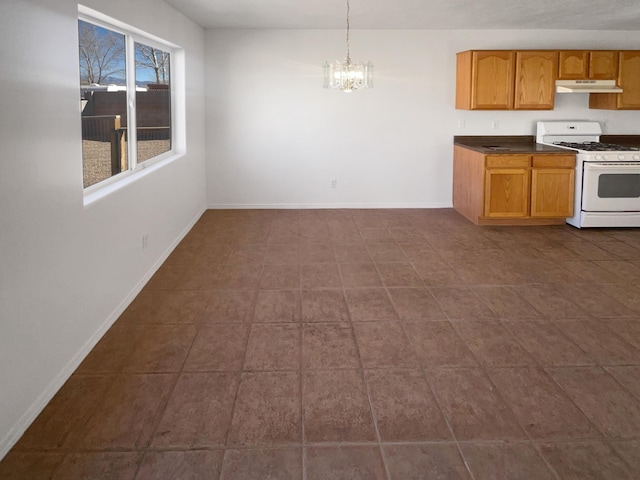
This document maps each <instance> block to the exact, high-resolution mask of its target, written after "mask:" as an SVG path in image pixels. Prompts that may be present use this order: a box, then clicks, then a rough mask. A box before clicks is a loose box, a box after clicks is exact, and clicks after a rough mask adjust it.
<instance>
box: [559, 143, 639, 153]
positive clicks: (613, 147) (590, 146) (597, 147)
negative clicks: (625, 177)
mask: <svg viewBox="0 0 640 480" xmlns="http://www.w3.org/2000/svg"><path fill="white" fill-rule="evenodd" d="M553 145H556V146H558V147H565V148H573V149H575V150H580V151H585V152H637V151H640V148H638V147H628V146H622V145H618V144H616V143H603V142H554V143H553Z"/></svg>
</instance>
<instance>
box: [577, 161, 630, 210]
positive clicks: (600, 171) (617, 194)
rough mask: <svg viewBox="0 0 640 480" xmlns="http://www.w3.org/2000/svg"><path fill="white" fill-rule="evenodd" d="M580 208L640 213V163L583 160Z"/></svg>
mask: <svg viewBox="0 0 640 480" xmlns="http://www.w3.org/2000/svg"><path fill="white" fill-rule="evenodd" d="M582 185H583V188H582V210H583V211H586V212H640V162H606V163H605V162H603V163H597V162H584V178H583V184H582Z"/></svg>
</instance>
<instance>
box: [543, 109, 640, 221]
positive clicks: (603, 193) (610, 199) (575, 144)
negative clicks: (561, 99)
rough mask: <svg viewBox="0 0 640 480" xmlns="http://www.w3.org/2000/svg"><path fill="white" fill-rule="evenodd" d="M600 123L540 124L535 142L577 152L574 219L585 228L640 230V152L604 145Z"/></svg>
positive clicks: (638, 149)
mask: <svg viewBox="0 0 640 480" xmlns="http://www.w3.org/2000/svg"><path fill="white" fill-rule="evenodd" d="M601 134H602V128H601V127H600V124H599V123H598V122H588V121H576V122H557V121H556V122H538V123H537V134H536V142H538V143H542V144H545V145H552V146H555V147H560V148H567V149H570V150H575V151H576V176H575V177H576V185H575V203H574V212H575V213H574V215H573V217H571V218H567V223H568V224H570V225H573V226H575V227H578V228H583V227H640V148H637V147H625V146H621V145H616V144H609V143H601V142H600V135H601Z"/></svg>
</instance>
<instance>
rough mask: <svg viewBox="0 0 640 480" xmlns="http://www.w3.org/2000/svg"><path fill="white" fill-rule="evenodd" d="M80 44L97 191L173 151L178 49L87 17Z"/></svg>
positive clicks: (85, 130)
mask: <svg viewBox="0 0 640 480" xmlns="http://www.w3.org/2000/svg"><path fill="white" fill-rule="evenodd" d="M81 12H82V10H81ZM78 40H79V62H80V102H81V112H82V165H83V184H84V188H85V191H86V189H89V191H92V190H94V189H95V188H99V187H94V185H98V184H100V185H105V184H107V183H111V182H109V180H110V179H114V178H115V177H116V176H124V175H127V174H130V173H132V172H134V171H136V170H139V169H141V168H144V167H145V166H147V165H148V164H151V163H153V162H155V161H156V160H160V159H162V158H165V157H167V156H168V155H169V154H170V153H172V152H173V150H174V149H173V146H174V141H173V132H174V128H173V115H172V111H173V109H172V97H173V95H172V84H171V62H172V50H173V49H172V48H171V47H170V46H169V45H167V44H163V43H162V42H159V41H158V40H157V39H152V38H151V37H146V36H145V35H143V34H140V33H139V32H136V31H133V29H131V30H129V29H127V28H125V27H123V26H122V25H119V24H116V22H114V24H113V25H112V24H110V23H109V22H107V21H105V19H104V18H103V17H102V16H100V18H94V17H92V16H90V15H84V14H82V13H81V14H80V16H79V19H78Z"/></svg>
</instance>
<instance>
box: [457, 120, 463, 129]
mask: <svg viewBox="0 0 640 480" xmlns="http://www.w3.org/2000/svg"><path fill="white" fill-rule="evenodd" d="M458 128H464V120H458Z"/></svg>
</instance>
